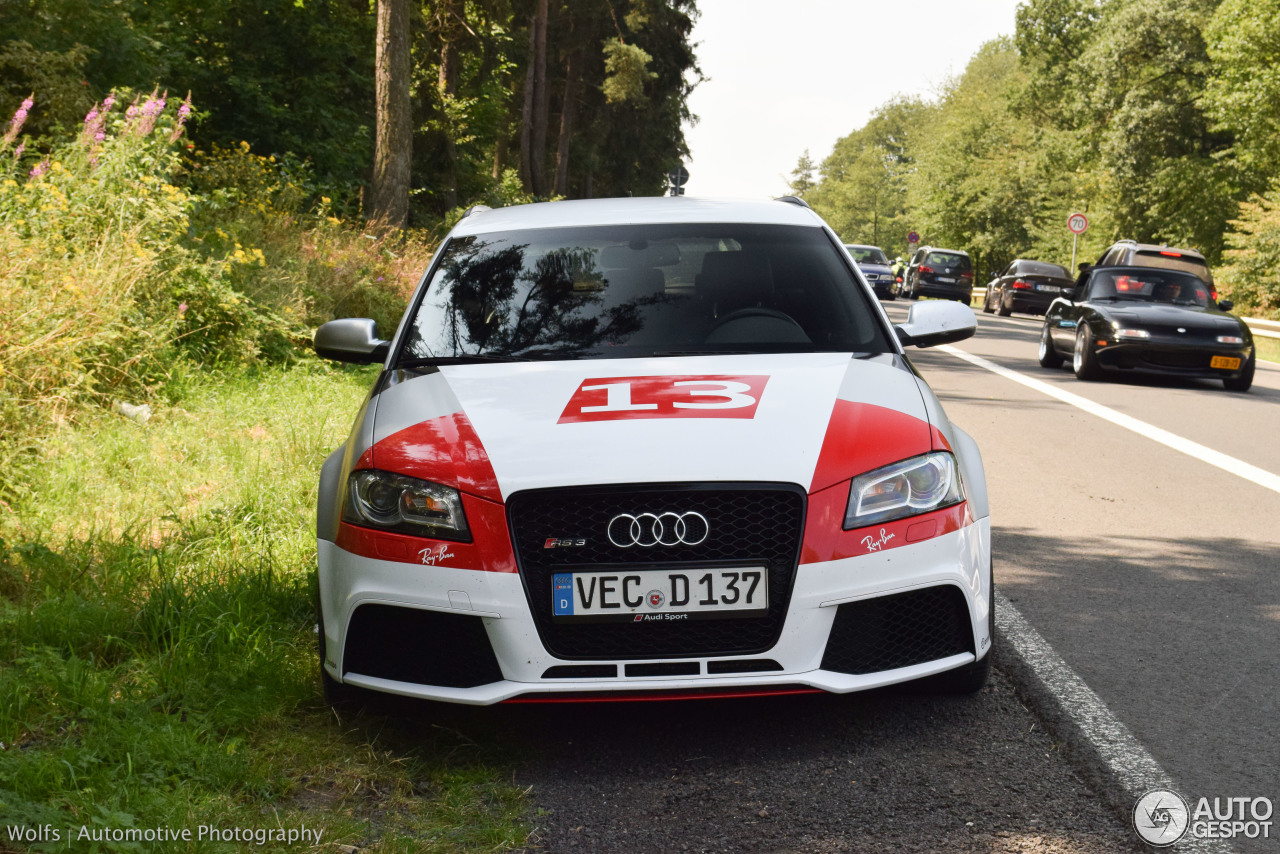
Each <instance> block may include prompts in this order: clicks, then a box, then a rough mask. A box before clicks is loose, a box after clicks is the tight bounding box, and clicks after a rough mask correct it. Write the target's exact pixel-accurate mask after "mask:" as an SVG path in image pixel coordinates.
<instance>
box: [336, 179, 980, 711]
mask: <svg viewBox="0 0 1280 854" xmlns="http://www.w3.org/2000/svg"><path fill="white" fill-rule="evenodd" d="M974 329H975V320H974V316H973V312H972V311H971V310H970V309H969V308H968V307H966V306H962V305H957V304H956V303H954V302H924V303H918V304H916V305H913V306H912V307H911V313H910V315H909V316H908V320H907V322H906V323H905V324H902V325H900V326H896V327H895V326H893V325H892V324H891V323H890V321H889V318H888V316H887V315H886V314H885V312H884V311H883V309H882V308H881V307H880V304H879V302H878V301H877V300H876V299H875V296H874V294H873V292H872V291H871V289H870V288H869V287H868V286H867V284H866V282H865V281H864V280H863V279H862V278H861V276H860V275H859V273H858V271H857V268H856V267H855V265H854V263H853V261H852V259H851V258H850V257H849V254H848V253H847V252H846V251H845V250H844V246H843V245H842V243H841V242H840V240H839V239H838V238H837V237H836V235H835V234H834V233H833V232H832V231H831V229H830V228H828V227H827V226H826V225H825V224H824V223H823V222H822V220H821V219H820V218H819V217H818V216H817V215H816V214H814V213H813V212H812V211H811V210H809V209H808V207H807V206H806V205H805V204H804V203H803V202H800V201H799V200H795V199H780V200H776V201H762V202H720V201H709V200H700V199H691V198H635V199H608V200H595V201H570V202H552V203H548V204H535V205H524V206H519V207H512V208H504V209H501V210H488V209H484V208H479V209H473V210H472V211H471V212H469V213H468V215H467V216H465V217H463V219H462V221H461V222H460V223H459V224H458V225H457V227H455V228H454V229H453V231H452V232H450V234H449V235H448V237H447V238H446V239H445V241H444V242H443V243H442V244H441V246H440V247H439V249H438V251H437V252H436V254H435V256H434V258H433V259H432V262H431V265H430V268H429V269H428V270H427V271H426V273H425V275H424V276H423V279H422V282H421V284H420V285H419V286H418V289H417V291H416V292H415V294H414V296H413V298H412V300H411V302H410V304H409V308H408V310H407V311H406V313H405V316H404V319H403V320H402V321H401V323H400V327H399V329H397V330H396V332H395V334H394V336H392V338H391V339H390V340H389V341H387V340H381V339H380V338H379V336H378V334H377V330H376V328H375V326H374V323H373V321H370V320H357V319H345V320H335V321H333V322H331V323H327V324H325V325H324V326H323V327H321V328H320V330H319V331H318V332H317V333H316V338H315V347H316V351H317V352H318V353H319V354H320V355H322V356H325V357H327V358H332V359H339V360H343V361H352V362H376V363H381V364H382V365H383V370H382V372H381V374H380V375H379V376H378V379H377V382H376V383H375V384H374V386H373V389H372V391H371V392H370V393H369V397H368V399H367V400H366V401H365V403H364V405H363V407H362V408H361V409H360V412H359V413H358V414H357V416H356V419H355V424H354V426H353V428H352V430H351V435H350V438H349V439H348V440H347V441H346V443H345V444H344V445H342V447H340V448H338V449H337V450H336V451H334V452H333V454H332V455H331V456H330V457H329V458H328V459H327V460H326V461H325V464H324V467H323V470H322V473H321V476H320V494H319V506H318V511H317V537H318V545H319V602H318V611H319V623H320V650H321V652H320V655H321V659H322V667H323V679H324V681H325V686H326V693H327V696H328V697H329V699H330V701H332V702H338V701H339V700H342V699H344V698H347V697H348V695H350V694H353V693H358V692H357V691H354V690H353V687H352V686H354V688H355V689H371V690H374V691H383V692H389V693H392V694H401V695H406V696H410V697H421V698H425V699H431V700H443V701H450V702H456V703H472V704H489V703H497V702H502V701H512V700H518V701H537V700H565V699H581V700H592V699H640V698H645V699H648V698H652V697H655V696H656V697H672V698H676V697H695V696H696V697H705V696H742V695H757V694H769V693H792V692H801V691H813V690H821V691H831V692H837V693H843V692H848V691H858V690H862V689H866V688H874V687H877V686H882V685H888V684H891V683H897V682H905V681H908V680H915V679H922V678H925V677H930V678H931V681H932V682H933V683H934V685H935V687H937V688H940V689H944V690H954V691H975V690H977V689H978V688H979V687H981V686H982V684H983V683H984V682H985V680H986V678H987V671H988V667H989V663H990V661H991V648H992V641H993V637H992V628H993V612H992V603H993V599H992V586H991V525H990V518H989V514H988V509H987V494H986V483H985V480H984V476H983V470H982V461H981V459H980V457H979V455H978V449H977V447H976V446H975V444H974V442H973V440H972V439H970V438H969V436H967V435H966V434H965V433H963V432H961V431H960V430H958V429H957V428H956V427H955V426H953V425H952V424H951V423H950V422H949V421H948V420H947V417H946V415H945V414H944V413H943V411H942V407H941V406H940V405H939V403H938V400H937V398H936V397H935V396H934V394H933V392H932V391H930V389H929V387H928V386H927V385H926V384H925V382H924V380H923V379H921V377H920V376H919V375H918V374H917V373H916V372H915V370H914V369H913V368H912V365H911V363H910V362H909V361H908V360H907V358H906V357H905V356H904V355H903V346H904V345H916V346H930V345H934V344H942V343H946V342H952V341H958V340H961V339H964V338H967V337H969V336H970V335H972V334H973V332H974Z"/></svg>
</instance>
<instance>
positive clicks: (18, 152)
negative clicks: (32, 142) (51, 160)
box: [13, 142, 27, 160]
mask: <svg viewBox="0 0 1280 854" xmlns="http://www.w3.org/2000/svg"><path fill="white" fill-rule="evenodd" d="M26 150H27V144H26V143H25V142H24V143H22V144H21V145H19V146H18V147H17V148H15V149H14V150H13V159H14V160H17V159H18V158H19V157H21V156H22V152H24V151H26Z"/></svg>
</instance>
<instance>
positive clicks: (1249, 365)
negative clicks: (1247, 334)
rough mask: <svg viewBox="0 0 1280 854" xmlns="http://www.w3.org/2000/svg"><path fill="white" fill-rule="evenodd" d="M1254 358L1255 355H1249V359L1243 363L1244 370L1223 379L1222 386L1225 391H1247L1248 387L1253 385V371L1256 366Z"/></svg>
mask: <svg viewBox="0 0 1280 854" xmlns="http://www.w3.org/2000/svg"><path fill="white" fill-rule="evenodd" d="M1256 358H1257V357H1256V356H1250V357H1249V361H1247V362H1245V364H1244V370H1242V371H1241V372H1240V373H1239V375H1238V376H1234V377H1228V378H1227V379H1225V380H1223V381H1222V386H1223V388H1225V389H1226V390H1227V391H1248V390H1249V387H1250V386H1252V385H1253V372H1254V369H1255V367H1256V366H1257V363H1256Z"/></svg>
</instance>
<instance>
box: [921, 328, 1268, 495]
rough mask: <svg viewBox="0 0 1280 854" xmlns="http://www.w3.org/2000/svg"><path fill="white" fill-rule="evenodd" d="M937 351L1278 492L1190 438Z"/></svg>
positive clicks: (1262, 475)
mask: <svg viewBox="0 0 1280 854" xmlns="http://www.w3.org/2000/svg"><path fill="white" fill-rule="evenodd" d="M938 349H939V350H942V351H944V352H946V353H950V354H951V355H952V356H955V357H957V358H959V359H964V360H965V361H966V362H969V363H970V364H974V365H977V366H978V367H980V368H985V369H986V370H988V371H991V372H992V373H993V374H998V375H1000V376H1002V377H1004V378H1005V379H1009V380H1013V381H1014V382H1016V383H1021V384H1022V385H1024V386H1026V387H1027V388H1030V389H1035V390H1036V391H1038V392H1040V393H1041V394H1047V395H1049V397H1054V398H1057V399H1058V400H1060V401H1062V402H1063V403H1069V404H1071V405H1072V406H1074V407H1077V408H1078V409H1083V410H1084V411H1085V412H1088V413H1091V414H1093V415H1096V416H1098V417H1099V418H1103V419H1105V420H1107V421H1110V422H1111V423H1112V424H1116V425H1118V426H1120V427H1123V428H1125V429H1126V430H1132V431H1133V432H1134V433H1137V434H1138V435H1139V436H1144V437H1146V438H1148V439H1151V440H1153V441H1155V442H1159V443H1160V444H1162V445H1165V446H1166V447H1169V448H1173V449H1174V450H1175V451H1181V452H1182V453H1184V454H1186V455H1188V456H1190V457H1195V458H1196V459H1198V460H1201V461H1202V462H1206V463H1208V464H1209V465H1211V466H1217V467H1218V468H1220V469H1222V470H1223V471H1225V472H1230V473H1231V474H1234V475H1236V476H1237V477H1242V478H1244V479H1245V480H1248V481H1252V482H1253V483H1256V484H1258V485H1259V486H1261V487H1263V488H1265V489H1270V490H1271V491H1272V492H1277V493H1280V475H1277V474H1273V473H1271V472H1269V471H1267V470H1266V469H1261V468H1258V467H1257V466H1255V465H1250V464H1249V463H1246V462H1245V461H1244V460H1238V459H1236V458H1235V457H1232V456H1228V455H1227V454H1224V453H1222V452H1220V451H1215V450H1214V449H1213V448H1207V447H1205V446H1204V445H1201V444H1200V443H1198V442H1193V441H1191V440H1190V439H1184V438H1183V437H1181V436H1179V435H1177V434H1175V433H1170V432H1169V431H1168V430H1164V429H1161V428H1160V427H1157V426H1155V425H1154V424H1148V423H1147V422H1145V421H1139V420H1138V419H1137V418H1134V417H1133V416H1131V415H1125V414H1124V413H1123V412H1117V411H1116V410H1114V409H1112V408H1111V407H1109V406H1103V405H1102V404H1101V403H1095V402H1093V401H1092V400H1089V399H1088V398H1086V397H1081V396H1080V395H1078V394H1072V393H1071V392H1069V391H1064V390H1062V389H1060V388H1058V387H1057V386H1055V385H1051V384H1050V383H1046V382H1042V381H1040V380H1037V379H1034V378H1032V377H1028V376H1026V375H1024V374H1020V373H1018V372H1017V371H1012V370H1010V369H1008V368H1006V367H1004V366H1002V365H997V364H996V363H995V362H992V361H989V360H987V359H984V358H982V357H981V356H975V355H973V354H972V353H966V352H965V351H964V350H959V349H957V348H955V347H952V346H950V345H943V346H941V347H939V348H938Z"/></svg>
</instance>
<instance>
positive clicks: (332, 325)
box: [314, 317, 391, 365]
mask: <svg viewBox="0 0 1280 854" xmlns="http://www.w3.org/2000/svg"><path fill="white" fill-rule="evenodd" d="M314 346H315V349H316V355H317V356H319V357H320V358H322V359H333V360H334V361H335V362H354V363H356V364H361V365H371V364H375V363H377V362H384V361H386V359H387V353H389V352H390V351H391V342H390V341H383V340H382V339H381V338H379V337H378V324H377V323H376V322H374V321H372V320H369V319H367V318H363V317H344V318H342V319H341V320H330V321H329V322H328V323H326V324H325V325H324V326H321V327H320V328H319V329H317V330H316V338H315V342H314Z"/></svg>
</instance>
